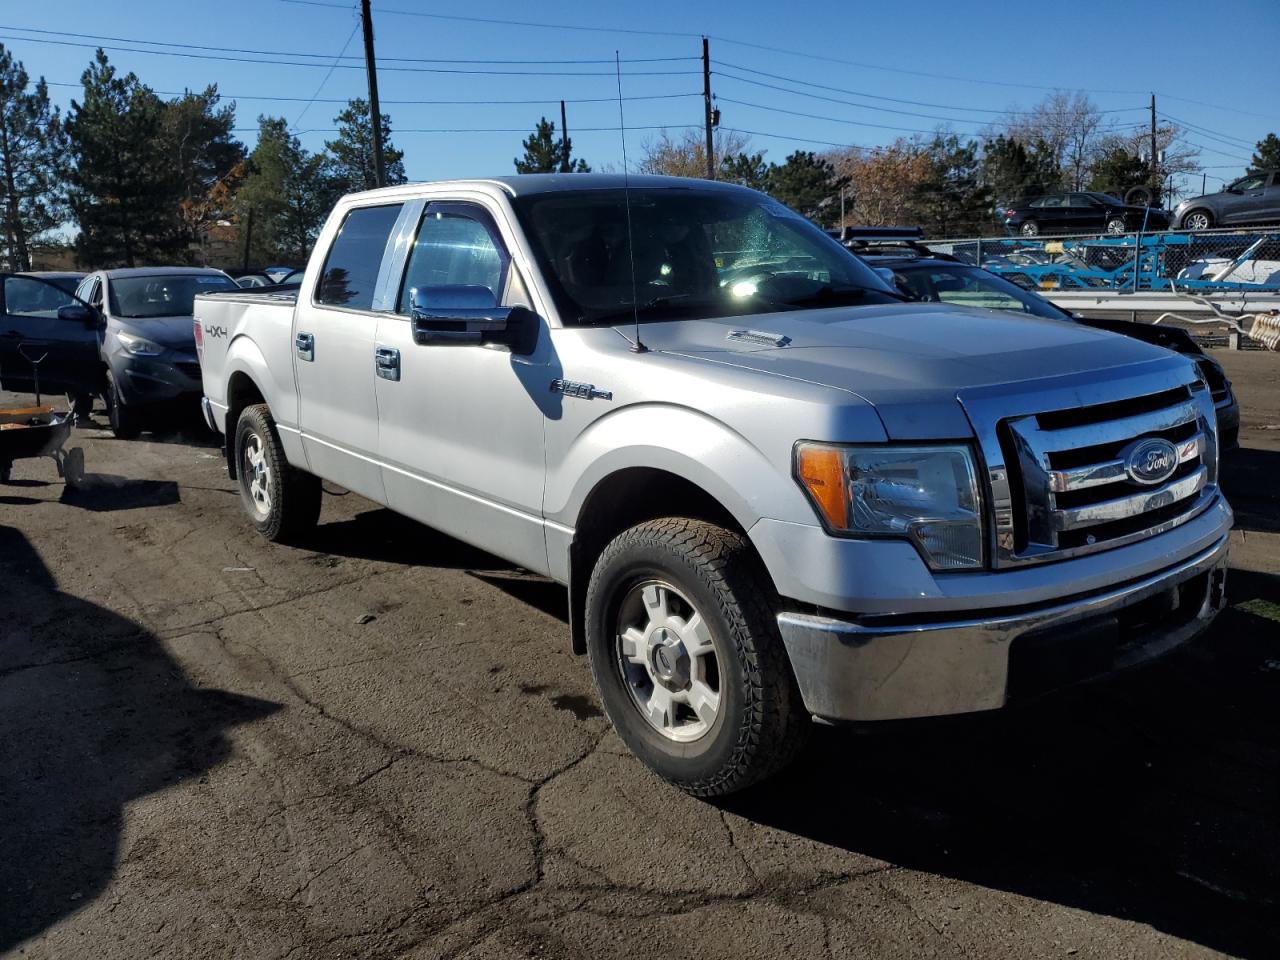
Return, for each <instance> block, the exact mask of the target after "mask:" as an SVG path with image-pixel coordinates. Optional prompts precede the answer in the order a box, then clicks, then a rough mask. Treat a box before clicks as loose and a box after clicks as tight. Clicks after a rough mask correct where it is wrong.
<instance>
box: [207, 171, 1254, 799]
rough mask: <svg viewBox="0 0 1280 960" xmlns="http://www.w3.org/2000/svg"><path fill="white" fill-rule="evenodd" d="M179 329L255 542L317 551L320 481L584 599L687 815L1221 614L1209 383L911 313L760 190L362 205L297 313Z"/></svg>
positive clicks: (212, 314)
mask: <svg viewBox="0 0 1280 960" xmlns="http://www.w3.org/2000/svg"><path fill="white" fill-rule="evenodd" d="M195 317H196V319H195V329H196V335H197V338H198V340H197V343H198V348H199V351H200V356H201V365H202V371H203V380H204V393H205V399H204V410H205V416H206V418H207V419H208V421H209V424H210V425H211V426H212V427H213V428H214V429H216V430H218V431H220V432H222V433H223V434H224V435H225V436H226V452H227V464H228V468H229V471H230V473H231V476H232V477H233V478H235V479H236V480H237V481H238V484H239V489H240V493H241V497H242V500H243V503H244V506H245V509H246V511H247V512H248V515H249V518H250V520H251V521H252V523H253V524H254V526H256V527H257V529H258V530H259V531H260V532H261V533H262V534H264V535H265V536H266V537H268V538H270V539H273V540H284V539H287V538H291V537H299V536H305V534H306V531H307V529H308V528H309V527H311V526H312V525H314V524H315V523H316V522H317V518H318V515H319V511H320V498H321V489H320V486H321V480H322V479H323V480H327V481H331V482H333V483H335V484H338V485H341V486H343V487H346V488H348V489H350V490H353V491H355V492H357V493H359V494H361V495H363V496H365V497H368V498H369V499H371V500H374V501H376V502H378V503H381V504H385V505H387V506H388V507H390V508H391V509H392V510H395V511H398V512H400V513H402V514H405V515H407V516H409V517H412V518H414V519H416V520H419V521H421V522H423V523H425V524H428V525H430V526H432V527H434V528H437V529H439V530H441V531H443V532H445V533H447V534H451V535H452V536H454V537H457V538H459V539H460V540H463V541H466V542H467V543H470V544H474V545H476V546H478V547H481V548H483V549H485V550H488V551H491V552H492V553H494V554H497V555H498V556H500V557H503V558H506V559H507V560H509V561H511V562H513V563H515V564H518V565H520V566H522V567H524V568H527V569H528V570H531V571H536V572H537V573H540V574H545V575H546V576H548V577H550V578H552V579H554V580H556V581H558V582H560V583H562V584H565V585H566V586H567V587H568V590H569V598H570V603H569V608H570V617H569V619H570V624H569V627H570V629H569V633H570V644H571V647H572V649H573V650H574V651H575V652H579V653H586V654H588V655H589V656H590V662H591V667H592V671H593V674H594V677H595V680H596V682H597V684H598V687H599V691H600V696H601V699H602V700H603V703H604V706H605V708H606V710H607V711H608V714H609V717H610V718H611V720H612V721H613V723H614V725H615V727H616V728H617V730H618V733H619V734H620V736H621V737H622V739H623V740H624V741H625V742H626V743H627V745H628V746H629V747H630V748H631V749H632V750H633V751H634V752H635V753H636V754H637V755H638V756H639V757H640V758H641V759H643V760H644V761H645V762H646V763H647V764H648V765H649V766H650V767H652V768H653V769H654V770H656V771H657V772H658V773H659V774H660V775H661V776H663V777H665V778H666V779H667V780H668V781H670V782H672V783H674V784H676V785H677V786H679V787H680V788H682V789H684V790H687V791H689V792H691V793H695V794H700V795H711V794H720V793H727V792H730V791H733V790H738V789H741V788H743V787H745V786H747V785H748V784H751V783H753V782H755V781H757V780H759V779H760V778H762V777H764V776H766V775H769V774H771V773H773V772H775V771H777V770H779V769H780V768H781V767H782V766H783V765H784V764H785V763H786V762H787V761H788V759H789V758H790V757H791V756H793V754H794V752H795V750H796V748H797V747H798V745H799V744H800V743H801V742H802V740H803V738H804V735H805V733H806V731H807V730H808V729H809V727H810V725H811V721H812V720H819V721H825V722H840V721H870V720H887V719H894V718H906V717H925V716H936V715H942V714H954V713H964V712H970V711H980V710H989V709H995V708H999V707H1001V706H1003V705H1005V704H1006V703H1007V702H1009V701H1011V700H1020V699H1025V698H1028V697H1033V696H1035V695H1037V694H1039V693H1040V692H1042V691H1044V690H1046V689H1049V688H1052V687H1055V686H1059V685H1062V684H1065V683H1068V682H1073V681H1077V680H1081V679H1085V678H1088V677H1091V676H1096V675H1100V674H1103V673H1106V672H1108V671H1110V670H1113V669H1117V668H1120V667H1124V666H1127V665H1130V664H1134V663H1138V662H1140V661H1143V660H1146V659H1149V658H1151V657H1154V656H1156V655H1158V654H1160V653H1162V652H1164V651H1167V650H1169V649H1171V648H1172V647H1174V646H1176V645H1177V644H1179V643H1181V642H1183V641H1185V640H1187V639H1189V638H1190V637H1192V636H1194V635H1196V634H1197V633H1199V632H1200V631H1201V630H1203V629H1204V627H1205V626H1206V625H1207V624H1208V623H1209V621H1210V620H1211V619H1212V618H1213V616H1214V614H1215V613H1216V612H1217V610H1218V609H1219V608H1220V607H1221V605H1222V603H1223V594H1224V586H1225V576H1226V552H1227V543H1228V531H1229V529H1230V526H1231V522H1232V514H1231V510H1230V508H1229V507H1228V505H1227V503H1226V501H1225V500H1224V499H1223V496H1222V494H1221V492H1220V490H1219V487H1218V439H1217V434H1216V427H1215V417H1214V405H1213V399H1212V397H1211V396H1210V392H1209V390H1208V388H1207V387H1206V384H1205V382H1204V380H1203V379H1202V377H1201V373H1200V372H1199V370H1198V369H1197V367H1196V365H1195V364H1194V363H1193V362H1192V361H1190V360H1188V359H1187V358H1185V357H1181V356H1178V355H1176V354H1174V353H1171V352H1169V351H1167V350H1163V349H1161V348H1159V347H1155V346H1152V345H1150V344H1146V343H1141V342H1138V341H1137V340H1133V339H1130V338H1126V337H1121V336H1117V335H1114V334H1111V333H1107V332H1104V331H1098V330H1092V329H1089V328H1087V327H1084V326H1077V325H1072V324H1064V323H1061V322H1056V321H1053V320H1038V319H1025V318H1017V319H1013V318H1009V317H1006V316H1002V315H1001V314H1000V313H999V312H996V311H987V310H981V309H970V308H964V307H958V306H955V305H949V304H945V303H920V302H907V301H906V300H905V299H904V298H903V297H902V296H901V295H900V294H899V293H897V292H896V291H894V290H893V289H891V288H890V287H889V286H887V285H886V284H885V282H884V281H883V280H882V279H881V278H880V277H878V276H877V275H876V274H875V272H874V271H872V270H871V269H870V268H868V267H867V266H866V265H865V264H864V263H863V262H862V261H861V260H859V259H858V258H857V257H856V256H854V255H853V254H851V253H850V252H849V251H847V250H845V249H844V248H843V247H841V246H840V244H839V243H837V242H836V241H834V240H832V239H831V238H829V237H828V236H826V235H825V234H824V233H823V232H822V231H821V230H819V229H817V228H816V227H814V226H813V225H811V224H810V223H808V222H807V221H806V220H804V219H803V218H802V217H800V216H799V215H797V214H796V213H794V212H792V211H791V210H789V209H788V208H786V207H785V206H782V205H781V204H779V203H777V202H775V201H774V200H771V199H770V198H768V197H766V196H763V195H762V194H759V193H756V192H754V191H751V190H747V189H745V188H741V187H736V186H730V185H727V184H719V183H711V182H704V181H695V180H682V179H667V178H648V177H632V178H630V180H629V182H628V181H626V180H625V179H624V178H623V177H621V176H613V175H593V174H568V175H564V174H560V175H555V174H552V175H539V176H527V177H510V178H501V179H495V180H475V181H460V182H450V183H434V184H417V185H407V186H400V187H391V188H387V189H383V190H376V191H372V192H368V193H362V194H357V195H354V196H349V197H346V198H344V199H343V200H342V201H340V202H339V204H338V205H337V207H336V209H335V210H334V211H333V213H332V215H331V216H330V218H329V220H328V222H327V223H326V225H325V227H324V229H323V231H322V232H321V234H320V236H319V238H318V241H317V243H316V246H315V250H314V252H313V254H312V256H311V260H310V263H309V264H308V266H307V268H306V271H305V273H304V275H303V279H302V282H301V285H300V286H299V287H298V289H297V290H296V292H286V291H280V290H275V291H271V290H267V291H263V292H260V293H259V292H252V291H248V290H242V291H239V292H235V293H228V294H215V295H206V296H200V297H198V298H197V300H196V307H195Z"/></svg>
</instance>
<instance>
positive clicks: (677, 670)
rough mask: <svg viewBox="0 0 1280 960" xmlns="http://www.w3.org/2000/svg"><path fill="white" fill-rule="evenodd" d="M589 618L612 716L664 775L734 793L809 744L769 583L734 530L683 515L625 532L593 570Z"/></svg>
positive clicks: (598, 676) (594, 658) (598, 675)
mask: <svg viewBox="0 0 1280 960" xmlns="http://www.w3.org/2000/svg"><path fill="white" fill-rule="evenodd" d="M586 624H587V650H588V653H589V654H590V656H591V670H592V673H593V674H594V675H595V680H596V684H597V686H598V687H599V689H600V695H601V699H602V700H603V701H604V706H605V710H606V711H607V712H608V714H609V718H610V719H611V720H612V721H613V724H614V727H615V728H616V729H617V731H618V735H619V736H620V737H621V738H622V740H623V742H625V743H626V744H627V746H628V747H629V748H630V749H631V751H632V752H633V753H634V754H635V755H636V756H637V757H638V758H639V759H640V760H641V761H643V762H644V763H645V764H646V765H647V766H648V767H649V768H650V769H651V770H653V771H654V772H655V773H657V774H658V775H659V776H660V777H662V778H663V779H664V780H666V781H667V782H668V783H671V784H672V785H674V786H676V787H679V788H680V789H681V790H684V791H685V792H686V793H690V794H692V795H694V796H702V797H708V796H718V795H723V794H728V793H733V792H735V791H738V790H742V789H744V788H746V787H748V786H750V785H751V784H753V783H756V782H758V781H760V780H762V779H764V778H766V777H768V776H770V775H772V774H774V773H777V772H778V771H779V770H781V769H782V768H783V767H785V766H786V765H787V764H788V763H790V762H791V760H792V759H793V758H794V757H795V755H796V752H797V751H798V750H799V748H800V747H801V746H802V745H803V743H804V741H805V739H806V736H807V734H808V732H809V728H810V722H809V716H808V713H807V711H806V710H805V709H804V704H803V702H802V701H801V698H800V691H799V689H798V688H797V686H796V682H795V678H794V676H793V674H792V672H791V663H790V661H789V660H788V658H787V653H786V650H785V648H784V647H783V643H782V637H781V635H780V634H779V633H778V623H777V619H776V594H775V593H774V589H773V584H772V583H771V582H770V580H769V578H768V576H767V575H766V573H765V571H764V568H763V567H762V565H761V563H760V561H759V559H758V558H757V557H756V555H755V553H754V552H753V551H752V549H751V547H750V545H749V544H748V543H747V542H746V541H745V540H744V539H743V538H742V537H741V536H739V535H738V534H736V533H733V532H731V531H729V530H726V529H724V528H722V527H718V526H714V525H713V524H710V523H705V522H703V521H700V520H689V519H684V518H679V517H669V518H665V519H661V520H652V521H650V522H648V523H643V524H640V525H639V526H636V527H632V528H631V529H630V530H627V531H625V532H624V533H622V534H620V535H619V536H618V537H617V538H615V539H614V540H613V542H612V543H610V544H609V545H608V546H607V547H606V548H605V550H604V552H603V553H602V554H601V555H600V559H599V560H598V561H597V562H596V565H595V569H594V570H593V571H592V574H591V582H590V585H589V586H588V588H587V597H586ZM668 628H669V629H668ZM668 669H670V675H668V673H667V670H668ZM712 694H714V697H713V696H712Z"/></svg>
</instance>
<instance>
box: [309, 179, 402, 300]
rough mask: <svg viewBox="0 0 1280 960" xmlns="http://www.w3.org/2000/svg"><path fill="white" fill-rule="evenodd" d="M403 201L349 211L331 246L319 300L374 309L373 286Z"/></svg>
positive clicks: (321, 280) (318, 295)
mask: <svg viewBox="0 0 1280 960" xmlns="http://www.w3.org/2000/svg"><path fill="white" fill-rule="evenodd" d="M400 206H401V205H400V204H398V203H397V204H394V205H392V206H385V207H359V208H357V209H355V210H352V211H351V212H350V213H348V214H347V216H346V219H345V220H343V221H342V228H341V229H340V230H339V231H338V236H337V237H336V238H334V241H333V246H332V247H330V248H329V256H328V257H327V258H326V259H325V262H324V273H323V275H322V276H321V277H320V288H319V290H318V291H317V292H316V302H317V303H323V304H327V305H329V306H332V307H347V308H349V309H352V310H372V309H373V294H374V287H376V286H377V284H378V271H379V269H380V268H381V267H382V254H383V252H384V251H385V250H386V247H387V238H388V237H390V236H391V228H392V227H394V226H395V223H396V218H397V217H399V216H400Z"/></svg>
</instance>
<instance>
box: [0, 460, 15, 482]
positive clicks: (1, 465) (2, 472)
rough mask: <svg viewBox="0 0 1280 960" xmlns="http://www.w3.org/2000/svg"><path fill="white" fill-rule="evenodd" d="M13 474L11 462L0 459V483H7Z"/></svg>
mask: <svg viewBox="0 0 1280 960" xmlns="http://www.w3.org/2000/svg"><path fill="white" fill-rule="evenodd" d="M12 475H13V464H12V463H10V462H9V461H8V460H0V483H8V482H9V478H10V477H11V476H12Z"/></svg>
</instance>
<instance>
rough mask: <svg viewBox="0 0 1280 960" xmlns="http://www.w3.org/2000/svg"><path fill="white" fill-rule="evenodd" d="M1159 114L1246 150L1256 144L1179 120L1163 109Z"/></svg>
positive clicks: (1204, 134) (1207, 135) (1190, 128)
mask: <svg viewBox="0 0 1280 960" xmlns="http://www.w3.org/2000/svg"><path fill="white" fill-rule="evenodd" d="M1160 116H1162V117H1164V118H1165V119H1166V120H1172V121H1173V122H1174V123H1177V124H1181V125H1182V126H1184V127H1186V128H1187V129H1189V130H1194V131H1196V132H1197V133H1199V134H1202V135H1203V136H1206V137H1210V138H1212V139H1214V140H1219V141H1221V142H1222V143H1226V144H1228V145H1229V146H1238V147H1243V148H1245V149H1247V150H1252V149H1254V147H1255V146H1256V144H1255V143H1251V142H1250V141H1248V140H1246V139H1244V137H1233V136H1232V135H1231V134H1229V133H1222V132H1220V131H1218V130H1210V129H1209V128H1208V127H1202V126H1200V125H1199V124H1195V123H1190V122H1188V121H1186V120H1179V119H1178V118H1177V117H1175V116H1173V115H1172V114H1168V113H1165V112H1164V111H1161V113H1160ZM1233 141H1234V142H1233Z"/></svg>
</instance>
